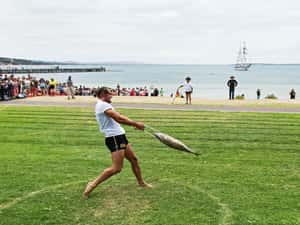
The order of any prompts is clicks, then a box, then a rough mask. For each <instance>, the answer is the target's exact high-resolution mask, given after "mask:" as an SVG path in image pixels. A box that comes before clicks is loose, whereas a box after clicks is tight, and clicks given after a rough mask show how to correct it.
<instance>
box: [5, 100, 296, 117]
mask: <svg viewBox="0 0 300 225" xmlns="http://www.w3.org/2000/svg"><path fill="white" fill-rule="evenodd" d="M95 103H96V98H94V97H93V96H76V99H73V100H68V99H67V97H66V96H55V97H50V96H42V97H34V98H26V99H18V100H14V101H9V102H0V105H29V106H30V105H32V106H47V105H48V106H49V105H52V106H74V107H92V106H93V105H94V104H95ZM113 103H114V105H115V106H116V107H119V108H142V109H170V110H207V111H235V112H244V111H250V112H251V111H254V112H295V113H300V101H299V100H293V101H292V100H267V99H262V100H233V101H232V100H225V99H224V100H220V99H218V100H211V99H202V98H194V99H193V104H192V105H185V100H184V99H182V98H177V99H176V100H175V102H174V104H172V99H171V98H170V97H141V96H114V97H113Z"/></svg>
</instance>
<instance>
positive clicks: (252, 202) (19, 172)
mask: <svg viewBox="0 0 300 225" xmlns="http://www.w3.org/2000/svg"><path fill="white" fill-rule="evenodd" d="M120 112H122V113H124V114H126V115H128V116H129V117H130V118H132V119H135V120H140V121H143V122H145V123H146V124H148V125H150V126H153V127H155V128H157V129H159V130H161V131H162V132H165V133H168V134H170V135H172V136H174V137H176V138H178V139H180V140H182V141H184V142H185V143H186V144H187V145H188V146H190V147H191V148H193V149H195V150H198V151H201V152H202V155H201V156H199V157H195V156H193V155H190V154H187V153H183V152H178V151H174V150H171V149H169V148H168V147H165V146H164V145H162V144H161V143H160V142H159V141H157V140H156V139H154V138H153V137H151V136H149V135H147V133H145V132H140V131H136V130H134V129H133V128H131V127H125V128H126V131H127V137H128V139H129V141H130V142H131V143H132V145H133V147H134V149H135V151H136V153H137V155H138V157H139V161H140V164H141V167H142V170H143V175H144V177H145V179H146V181H148V182H150V183H152V184H153V185H154V188H153V189H141V188H138V187H137V185H136V183H135V179H134V176H133V175H132V172H131V169H130V166H129V163H127V162H126V163H125V165H124V169H123V171H122V173H120V174H118V175H116V176H114V177H113V178H111V179H110V180H108V181H107V182H105V183H104V184H103V185H101V186H99V187H98V188H97V189H95V191H94V192H93V193H92V194H91V197H90V198H89V199H88V200H82V199H81V194H82V191H83V189H84V188H85V185H86V182H87V181H88V180H89V179H92V178H94V177H96V176H97V175H98V174H99V173H100V172H101V171H102V170H103V169H104V168H106V167H108V166H110V164H111V159H110V153H109V152H108V150H107V149H106V147H105V145H104V138H103V135H102V134H100V133H99V131H98V126H97V124H96V121H95V118H94V113H93V109H84V108H62V107H6V108H5V107H0V142H1V143H0V190H1V191H0V224H4V225H13V224H30V225H32V224H68V225H69V224H111V225H120V224H130V225H132V224H136V225H143V224H161V225H168V224H171V225H173V224H180V225H200V224H205V225H207V224H236V225H246V224H259V225H261V224H270V225H279V224H282V225H294V224H300V114H271V113H223V112H193V111H189V112H183V111H153V110H152V111H150V110H125V109H122V110H120Z"/></svg>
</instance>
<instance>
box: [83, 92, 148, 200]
mask: <svg viewBox="0 0 300 225" xmlns="http://www.w3.org/2000/svg"><path fill="white" fill-rule="evenodd" d="M96 96H97V98H98V102H97V104H96V107H95V114H96V119H97V122H98V123H99V128H100V131H101V132H103V133H104V134H105V144H106V146H107V147H108V149H109V150H110V152H111V158H112V165H111V166H110V167H108V168H107V169H105V170H104V171H103V172H102V173H101V174H100V175H99V176H98V177H96V178H95V180H93V181H91V182H89V183H88V184H87V186H86V188H85V191H84V192H83V197H84V198H87V197H88V196H89V194H90V193H91V192H92V191H93V190H94V189H95V188H96V187H97V186H98V185H99V184H101V183H102V182H104V181H105V180H107V179H108V178H110V177H111V176H113V175H115V174H117V173H119V172H121V170H122V167H123V161H124V158H126V159H127V160H128V161H129V162H130V164H131V168H132V171H133V173H134V175H135V177H136V179H137V182H138V185H139V186H141V187H152V185H151V184H147V183H146V182H145V181H144V179H143V177H142V173H141V169H140V166H139V163H138V160H137V157H136V155H135V153H134V151H133V148H132V147H131V145H130V144H129V143H128V140H127V138H126V135H125V130H124V129H123V128H122V127H121V125H120V123H121V124H125V125H129V126H133V127H135V128H136V129H139V130H144V129H145V126H144V124H143V123H141V122H136V121H133V120H130V119H129V118H127V117H126V116H123V115H121V114H120V113H118V112H116V111H115V110H114V108H113V106H112V105H111V99H112V93H111V91H110V89H109V88H107V87H101V88H100V89H98V90H97V93H96Z"/></svg>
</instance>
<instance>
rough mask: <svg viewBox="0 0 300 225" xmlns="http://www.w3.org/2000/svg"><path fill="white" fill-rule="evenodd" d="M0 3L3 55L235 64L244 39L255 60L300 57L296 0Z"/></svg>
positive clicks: (299, 59)
mask: <svg viewBox="0 0 300 225" xmlns="http://www.w3.org/2000/svg"><path fill="white" fill-rule="evenodd" d="M1 8H2V9H3V10H2V12H3V13H1V14H0V26H1V30H2V34H4V35H1V36H0V47H1V51H2V54H3V56H21V57H25V58H46V59H53V60H79V61H96V60H97V59H101V60H102V59H103V60H105V61H106V60H116V61H120V60H124V61H130V60H132V61H141V60H142V61H145V62H154V63H233V62H234V60H235V57H236V51H237V48H238V47H239V44H240V42H241V41H243V40H245V41H247V43H248V45H249V54H250V55H251V54H252V53H253V55H252V58H253V59H257V60H258V61H263V62H270V59H271V61H272V62H273V61H276V57H277V58H278V60H283V61H285V62H287V61H293V62H300V56H298V54H297V51H291V49H293V48H294V49H299V48H300V43H299V41H298V40H300V32H299V27H300V26H299V25H300V3H298V1H296V0H287V1H284V2H283V1H279V0H274V1H272V4H270V3H269V2H265V3H264V2H261V1H259V0H252V1H248V2H245V1H242V2H241V1H236V0H227V1H219V0H218V1H217V0H198V1H197V0H185V1H183V0H173V1H166V0H152V1H150V0H147V1H143V0H139V1H138V0H129V1H119V0H118V1H117V0H102V1H99V0H78V1H71V0H60V1H58V0H53V1H48V0H47V1H46V0H28V1H21V0H10V1H5V2H3V4H2V7H1ZM290 46H292V47H290ZM284 56H285V57H284Z"/></svg>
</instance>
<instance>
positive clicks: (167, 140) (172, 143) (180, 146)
mask: <svg viewBox="0 0 300 225" xmlns="http://www.w3.org/2000/svg"><path fill="white" fill-rule="evenodd" d="M153 135H154V136H155V137H156V138H157V139H158V140H160V141H161V142H162V143H163V144H165V145H167V146H169V147H170V148H174V149H177V150H180V151H184V152H188V153H192V154H194V155H199V153H197V152H195V151H193V150H192V149H190V148H189V147H188V146H186V145H185V144H184V143H182V142H181V141H179V140H177V139H176V138H173V137H171V136H170V135H167V134H164V133H161V132H155V133H154V134H153Z"/></svg>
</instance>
